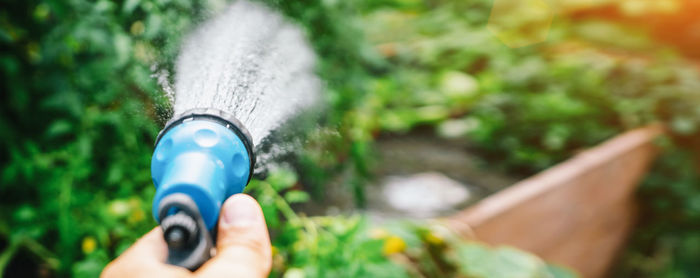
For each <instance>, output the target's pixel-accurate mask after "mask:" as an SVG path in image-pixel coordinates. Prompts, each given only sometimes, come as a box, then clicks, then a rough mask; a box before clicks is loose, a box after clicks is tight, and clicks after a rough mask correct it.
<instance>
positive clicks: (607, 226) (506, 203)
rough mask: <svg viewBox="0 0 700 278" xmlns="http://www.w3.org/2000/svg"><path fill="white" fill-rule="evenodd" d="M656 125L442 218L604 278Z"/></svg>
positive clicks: (658, 130) (625, 229)
mask: <svg viewBox="0 0 700 278" xmlns="http://www.w3.org/2000/svg"><path fill="white" fill-rule="evenodd" d="M662 133H663V128H662V127H661V126H658V125H655V126H650V127H646V128H642V129H637V130H634V131H630V132H627V133H625V134H622V135H619V136H617V137H615V138H613V139H611V140H608V141H606V142H605V143H603V144H601V145H599V146H597V147H594V148H592V149H590V150H587V151H585V152H583V153H581V154H579V155H577V156H575V157H574V158H572V159H570V160H568V161H566V162H563V163H561V164H559V165H556V166H554V167H552V168H550V169H548V170H546V171H544V172H542V173H540V174H537V175H535V176H533V177H531V178H528V179H526V180H523V181H521V182H519V183H517V184H515V185H513V186H511V187H509V188H507V189H505V190H503V191H501V192H499V193H497V194H494V195H492V196H490V197H488V198H486V199H484V200H482V201H481V202H479V203H477V204H476V205H474V206H472V207H470V208H468V209H466V210H465V211H462V212H460V213H457V214H455V215H454V216H452V217H450V218H448V219H447V223H448V225H450V226H451V227H452V228H453V229H454V230H456V231H457V232H459V233H462V234H464V235H466V236H472V237H475V238H477V239H478V240H480V241H484V242H487V243H490V244H495V245H511V246H515V247H518V248H521V249H524V250H527V251H530V252H533V253H535V254H537V255H539V256H541V257H542V258H544V259H546V260H548V261H552V262H556V263H560V264H563V265H567V266H570V267H572V268H574V269H576V270H577V271H579V272H580V273H582V274H583V275H584V277H601V276H603V275H604V274H605V272H606V271H607V269H608V268H609V267H610V264H611V262H612V261H613V260H614V258H615V254H616V253H617V252H618V250H619V248H620V247H621V246H622V245H623V244H624V241H625V239H626V237H627V235H628V233H629V232H630V230H631V227H632V226H633V224H634V217H635V213H636V210H635V205H634V199H633V196H634V192H635V188H636V186H637V184H638V183H639V181H640V180H641V178H642V177H643V176H644V174H645V173H646V172H647V170H648V167H649V165H650V164H651V162H652V160H653V159H654V158H655V156H656V154H657V148H656V147H655V146H654V144H653V140H654V139H655V138H657V137H658V136H659V135H660V134H662Z"/></svg>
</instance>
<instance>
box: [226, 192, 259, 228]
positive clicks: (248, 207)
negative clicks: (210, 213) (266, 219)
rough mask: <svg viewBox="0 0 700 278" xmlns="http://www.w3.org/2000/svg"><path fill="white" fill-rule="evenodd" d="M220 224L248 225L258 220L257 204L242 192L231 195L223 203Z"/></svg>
mask: <svg viewBox="0 0 700 278" xmlns="http://www.w3.org/2000/svg"><path fill="white" fill-rule="evenodd" d="M222 213H223V217H222V220H223V221H222V222H223V223H222V224H224V225H227V226H236V227H248V226H252V225H253V224H255V222H256V221H258V218H259V216H258V214H259V211H258V206H257V205H256V203H255V200H253V199H252V198H251V197H249V196H247V195H243V194H238V195H234V196H231V197H230V198H229V200H227V201H226V202H225V203H224V207H223V212H222Z"/></svg>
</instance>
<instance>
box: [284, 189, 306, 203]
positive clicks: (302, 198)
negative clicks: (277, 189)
mask: <svg viewBox="0 0 700 278" xmlns="http://www.w3.org/2000/svg"><path fill="white" fill-rule="evenodd" d="M309 198H310V197H309V193H306V192H304V191H301V190H292V191H289V192H287V193H285V194H284V199H285V200H286V201H287V202H288V203H290V204H294V203H304V202H307V201H309Z"/></svg>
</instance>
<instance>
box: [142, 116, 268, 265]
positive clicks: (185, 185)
mask: <svg viewBox="0 0 700 278" xmlns="http://www.w3.org/2000/svg"><path fill="white" fill-rule="evenodd" d="M254 163H255V157H254V154H253V146H252V141H251V139H250V135H249V134H248V133H247V131H246V130H245V129H244V128H243V126H242V125H241V124H240V123H239V122H238V121H236V120H235V119H234V118H233V117H230V116H228V115H225V114H224V113H223V112H221V111H218V110H213V109H206V110H205V109H199V110H190V111H188V112H185V113H183V114H182V115H180V116H178V117H175V118H174V119H173V120H171V121H170V122H168V124H166V127H165V128H164V129H163V131H161V133H160V134H159V135H158V139H157V141H156V148H155V151H154V153H153V157H152V159H151V176H152V178H153V183H154V184H155V186H156V195H155V198H154V200H153V215H154V217H155V218H156V220H157V221H158V222H159V223H161V225H162V226H163V230H164V232H165V235H166V241H168V235H170V236H171V237H172V239H173V240H172V241H173V242H172V243H173V246H170V243H171V242H170V241H168V243H169V247H172V248H170V249H171V250H170V253H171V254H174V253H176V252H174V251H173V250H172V249H173V248H175V247H177V248H179V249H182V248H187V246H183V245H182V242H184V241H183V240H182V239H181V238H180V237H181V236H182V235H187V236H195V235H201V234H199V233H195V231H196V232H201V233H206V234H207V235H213V233H214V232H215V231H214V228H215V227H216V223H217V221H218V218H219V210H220V209H221V205H222V204H223V202H224V201H225V200H226V198H228V197H229V196H231V195H233V194H236V193H241V192H242V191H243V189H244V188H245V186H246V185H247V184H248V182H249V181H250V178H251V176H252V173H253V166H254ZM174 195H177V196H180V197H178V198H175V199H174V200H176V201H175V203H173V202H171V201H170V200H173V198H169V197H171V196H174ZM187 199H189V200H187ZM164 200H166V201H164ZM177 200H183V201H177ZM165 203H168V204H167V205H164V204H165ZM183 215H184V216H183ZM188 217H189V218H191V221H190V220H187V219H186V218H188ZM166 218H171V219H170V220H169V221H165V220H166ZM188 221H190V222H191V223H195V224H200V226H202V227H195V228H196V229H195V230H192V229H191V228H192V227H191V226H192V225H194V224H188V223H190V222H188ZM175 237H178V238H177V239H175ZM211 238H215V237H213V236H211V237H210V238H209V239H208V240H210V241H211ZM175 245H177V246H175ZM180 253H183V252H180ZM185 253H186V252H185ZM181 257H182V256H181ZM206 259H208V257H207V258H203V259H201V260H203V261H206ZM169 260H170V259H169ZM203 261H201V262H203ZM175 264H177V262H175ZM186 267H188V268H191V269H192V268H196V267H198V265H191V264H190V265H189V266H186Z"/></svg>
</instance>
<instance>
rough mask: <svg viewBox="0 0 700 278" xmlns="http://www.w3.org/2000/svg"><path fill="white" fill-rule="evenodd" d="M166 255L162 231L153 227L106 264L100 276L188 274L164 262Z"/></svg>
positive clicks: (172, 275) (167, 275) (131, 277)
mask: <svg viewBox="0 0 700 278" xmlns="http://www.w3.org/2000/svg"><path fill="white" fill-rule="evenodd" d="M167 255H168V247H167V245H166V244H165V241H164V240H163V231H162V229H161V228H160V227H155V228H154V229H153V230H151V231H150V232H148V233H147V234H146V235H144V236H143V237H141V238H140V239H139V240H138V241H136V243H134V245H132V246H131V247H130V248H129V249H127V250H126V251H125V252H124V253H123V254H122V255H121V256H119V258H117V259H116V260H114V261H112V262H111V263H110V264H109V265H107V267H105V269H104V270H103V271H102V275H101V277H103V278H111V277H129V278H135V277H150V276H152V275H153V274H154V273H158V276H161V274H162V276H163V277H187V276H190V272H189V271H187V270H186V269H184V268H181V267H177V266H172V265H167V264H165V259H166V257H167Z"/></svg>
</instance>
